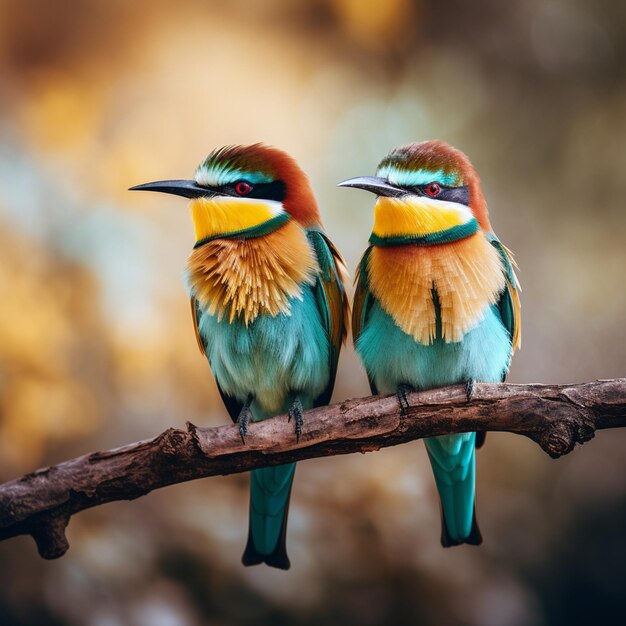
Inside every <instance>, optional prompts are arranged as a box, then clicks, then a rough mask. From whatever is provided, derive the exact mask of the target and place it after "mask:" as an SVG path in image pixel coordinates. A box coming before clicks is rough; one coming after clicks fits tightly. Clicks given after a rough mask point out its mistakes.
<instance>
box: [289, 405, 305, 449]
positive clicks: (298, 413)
mask: <svg viewBox="0 0 626 626" xmlns="http://www.w3.org/2000/svg"><path fill="white" fill-rule="evenodd" d="M303 413H304V409H303V408H302V402H300V398H296V399H295V400H294V401H293V403H292V404H291V407H290V409H289V419H288V420H287V421H288V422H290V421H291V419H292V418H293V421H294V422H295V424H296V441H300V435H301V434H302V426H303V424H304V415H303Z"/></svg>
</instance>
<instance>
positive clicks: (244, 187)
mask: <svg viewBox="0 0 626 626" xmlns="http://www.w3.org/2000/svg"><path fill="white" fill-rule="evenodd" d="M235 191H236V192H237V193H238V194H239V195H240V196H245V195H246V194H249V193H250V192H251V191H252V185H251V184H250V183H247V182H246V181H245V180H240V181H239V182H238V183H237V184H236V185H235Z"/></svg>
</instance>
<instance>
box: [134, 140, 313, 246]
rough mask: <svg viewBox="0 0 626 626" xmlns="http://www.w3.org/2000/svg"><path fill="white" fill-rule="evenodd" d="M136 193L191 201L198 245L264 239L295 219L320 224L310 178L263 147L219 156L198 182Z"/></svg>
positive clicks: (161, 184) (169, 183) (205, 165)
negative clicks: (255, 237) (254, 236)
mask: <svg viewBox="0 0 626 626" xmlns="http://www.w3.org/2000/svg"><path fill="white" fill-rule="evenodd" d="M131 190H139V191H159V192H163V193H170V194H174V195H177V196H182V197H184V198H189V199H190V200H191V202H190V207H191V215H192V218H193V222H194V227H195V232H196V241H197V242H202V241H206V240H208V239H213V238H216V237H219V236H224V235H230V236H233V235H234V234H238V233H242V235H243V236H246V235H247V236H251V234H254V233H258V234H262V233H264V232H269V231H271V230H273V228H274V227H278V226H279V225H280V224H282V223H284V222H285V221H286V220H288V219H289V218H290V217H291V218H293V219H295V220H296V221H297V222H299V224H300V225H301V226H303V227H305V228H306V227H309V226H313V225H316V224H319V223H320V217H319V210H318V207H317V202H316V201H315V196H314V195H313V191H312V189H311V185H310V183H309V180H308V178H307V176H306V174H305V173H304V172H303V171H302V170H301V169H300V167H299V165H298V164H297V163H296V161H295V160H294V159H293V158H292V157H290V156H289V155H288V154H287V153H286V152H283V151H282V150H279V149H277V148H273V147H271V146H266V145H263V144H260V143H257V144H253V145H250V146H226V147H224V148H220V149H219V150H214V151H213V152H211V154H209V156H208V157H207V158H206V159H205V160H204V161H203V162H202V163H200V165H199V166H198V168H197V169H196V173H195V176H194V178H193V180H163V181H157V182H153V183H146V184H144V185H137V186H136V187H131Z"/></svg>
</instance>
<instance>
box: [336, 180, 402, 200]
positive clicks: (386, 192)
mask: <svg viewBox="0 0 626 626" xmlns="http://www.w3.org/2000/svg"><path fill="white" fill-rule="evenodd" d="M337 187H354V188H355V189H365V191H371V192H372V193H375V194H376V195H377V196H387V197H389V198H399V197H400V196H405V195H406V194H407V193H408V191H407V190H406V189H402V188H401V187H394V186H393V185H392V184H391V183H389V182H388V181H387V180H385V179H384V178H379V177H378V176H357V177H356V178H348V180H344V181H343V182H341V183H339V184H338V185H337Z"/></svg>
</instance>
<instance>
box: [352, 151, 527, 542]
mask: <svg viewBox="0 0 626 626" xmlns="http://www.w3.org/2000/svg"><path fill="white" fill-rule="evenodd" d="M340 186H344V187H356V188H358V189H365V190H367V191H370V192H372V193H374V194H376V195H377V196H378V199H377V201H376V204H375V207H374V227H373V230H372V235H371V237H370V239H369V243H370V246H369V247H368V248H367V250H366V251H365V254H364V255H363V257H362V259H361V262H360V264H359V268H358V274H357V277H356V279H355V280H356V293H355V296H354V303H353V315H352V328H353V331H352V332H353V337H354V341H355V347H356V350H357V352H358V354H359V356H360V357H361V359H362V361H363V364H364V366H365V369H366V371H367V374H368V378H369V381H370V386H371V388H372V393H392V392H396V393H397V394H398V399H399V402H400V405H401V408H402V409H403V410H406V408H407V407H408V405H407V400H406V392H407V391H408V390H409V389H417V390H424V389H431V388H434V387H441V386H445V385H452V384H457V383H465V384H466V385H467V391H468V399H470V398H471V385H472V383H473V381H483V382H498V381H502V380H504V377H505V375H506V373H507V371H508V369H509V364H510V360H511V355H512V352H513V350H514V349H516V348H518V347H519V345H520V301H519V293H518V292H519V291H520V288H519V283H518V281H517V278H516V276H515V273H514V270H513V260H512V257H511V254H510V252H509V251H508V250H507V249H506V248H505V247H504V246H503V245H502V244H501V243H500V241H499V240H498V238H497V237H496V235H495V234H494V232H493V230H492V228H491V224H490V223H489V215H488V213H487V204H486V202H485V199H484V197H483V194H482V191H481V187H480V181H479V179H478V176H477V174H476V172H475V171H474V168H473V167H472V165H471V163H470V161H469V159H468V158H467V157H466V156H465V154H463V153H462V152H461V151H459V150H456V149H455V148H453V147H451V146H449V145H447V144H445V143H443V142H440V141H425V142H422V143H413V144H409V145H407V146H403V147H400V148H396V149H394V150H392V151H391V152H390V153H389V155H387V156H386V157H385V158H384V159H383V160H382V161H381V163H380V165H379V166H378V169H377V172H376V176H365V177H360V178H352V179H350V180H347V181H344V182H342V183H340ZM483 441H484V433H479V434H478V436H477V433H463V434H453V435H444V436H441V437H431V438H428V439H426V440H425V444H426V449H427V451H428V455H429V458H430V462H431V465H432V468H433V472H434V475H435V482H436V485H437V489H438V491H439V496H440V500H441V510H442V534H441V543H442V544H443V545H444V546H453V545H458V544H462V543H470V544H475V545H478V544H480V543H481V542H482V538H481V535H480V531H479V529H478V525H477V523H476V513H475V463H476V462H475V452H474V451H475V448H476V447H480V445H482V443H483Z"/></svg>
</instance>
